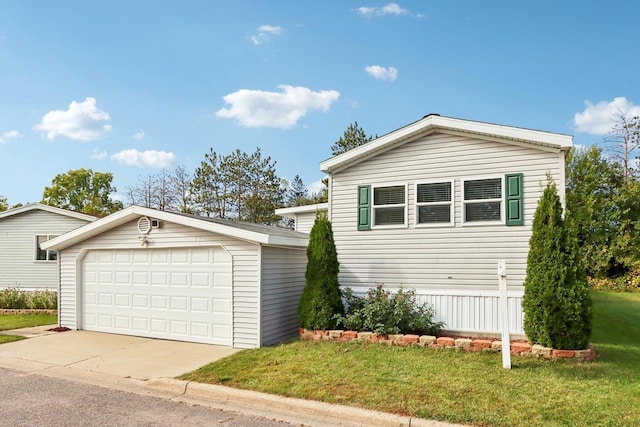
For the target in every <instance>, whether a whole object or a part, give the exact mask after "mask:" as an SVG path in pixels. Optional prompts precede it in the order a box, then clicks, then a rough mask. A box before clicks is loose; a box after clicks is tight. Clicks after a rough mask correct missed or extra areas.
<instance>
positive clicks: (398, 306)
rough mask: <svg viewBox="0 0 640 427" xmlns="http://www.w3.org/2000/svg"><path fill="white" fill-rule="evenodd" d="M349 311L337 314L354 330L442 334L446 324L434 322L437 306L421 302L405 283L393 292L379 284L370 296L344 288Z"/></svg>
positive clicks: (381, 333)
mask: <svg viewBox="0 0 640 427" xmlns="http://www.w3.org/2000/svg"><path fill="white" fill-rule="evenodd" d="M342 293H343V296H344V298H345V301H346V303H347V313H346V314H345V315H344V316H342V315H338V316H336V318H337V321H338V325H341V326H344V327H345V328H346V329H349V330H353V331H370V332H375V333H377V334H380V335H387V334H399V333H403V334H416V335H425V334H428V335H438V334H439V333H440V331H441V330H442V327H443V326H444V323H442V322H434V320H433V318H434V316H435V310H434V309H433V308H432V307H430V306H428V305H427V304H422V305H418V303H417V302H416V293H415V291H413V290H408V291H407V290H404V289H403V288H402V287H400V288H399V289H398V291H397V292H396V293H391V292H390V291H387V290H385V289H384V288H383V286H382V285H378V286H377V287H375V288H371V289H369V290H368V291H367V294H366V296H364V297H359V296H357V295H354V293H353V291H352V290H351V289H350V288H346V289H344V290H343V292H342Z"/></svg>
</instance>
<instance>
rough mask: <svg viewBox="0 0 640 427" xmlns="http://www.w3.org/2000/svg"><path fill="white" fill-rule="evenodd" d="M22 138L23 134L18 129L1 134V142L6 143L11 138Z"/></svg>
mask: <svg viewBox="0 0 640 427" xmlns="http://www.w3.org/2000/svg"><path fill="white" fill-rule="evenodd" d="M16 138H22V134H21V133H20V132H18V131H17V130H10V131H7V132H4V133H3V134H2V135H0V144H4V143H5V142H7V141H8V140H10V139H16Z"/></svg>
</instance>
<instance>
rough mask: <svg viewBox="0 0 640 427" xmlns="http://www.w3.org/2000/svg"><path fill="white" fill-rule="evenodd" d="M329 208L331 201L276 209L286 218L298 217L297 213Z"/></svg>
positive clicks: (277, 213)
mask: <svg viewBox="0 0 640 427" xmlns="http://www.w3.org/2000/svg"><path fill="white" fill-rule="evenodd" d="M328 209H329V203H316V204H314V205H304V206H293V207H291V208H279V209H276V215H280V216H283V217H285V218H291V219H296V215H298V214H305V213H314V212H318V211H326V210H328Z"/></svg>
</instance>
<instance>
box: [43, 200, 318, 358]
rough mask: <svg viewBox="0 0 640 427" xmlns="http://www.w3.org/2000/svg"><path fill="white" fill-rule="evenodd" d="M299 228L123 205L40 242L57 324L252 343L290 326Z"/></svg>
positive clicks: (285, 332) (300, 273)
mask: <svg viewBox="0 0 640 427" xmlns="http://www.w3.org/2000/svg"><path fill="white" fill-rule="evenodd" d="M307 242H308V236H307V235H306V234H302V233H297V232H295V231H292V230H288V229H283V228H276V227H270V226H264V225H257V224H248V223H243V222H237V221H228V220H221V219H213V218H205V217H198V216H193V215H185V214H177V213H169V212H163V211H157V210H154V209H149V208H143V207H139V206H131V207H128V208H126V209H124V210H122V211H119V212H116V213H114V214H112V215H109V216H107V217H105V218H102V219H100V220H98V221H96V222H94V223H92V224H89V225H86V226H84V227H82V228H80V229H77V230H74V231H72V232H70V233H67V234H65V235H63V236H60V237H58V238H55V239H53V240H50V241H48V242H46V243H45V244H44V246H43V248H44V249H45V250H56V251H58V252H59V258H60V271H61V275H60V276H61V279H60V308H59V323H60V326H64V327H68V328H71V329H85V330H91V331H101V332H111V333H118V334H125V335H136V336H145V337H151V338H165V339H172V340H180V341H193V342H202V343H210V344H219V345H226V346H232V347H237V348H255V347H260V346H263V345H268V344H272V343H276V342H279V341H283V340H286V339H289V338H293V337H295V336H296V334H297V326H298V317H297V309H298V300H299V299H300V295H301V294H302V289H303V288H304V284H305V279H304V274H305V268H306V263H307V258H306V246H307Z"/></svg>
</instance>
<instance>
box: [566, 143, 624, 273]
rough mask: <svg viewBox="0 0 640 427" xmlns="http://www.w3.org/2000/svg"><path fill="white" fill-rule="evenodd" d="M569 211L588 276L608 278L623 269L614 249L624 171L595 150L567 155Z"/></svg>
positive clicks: (578, 150)
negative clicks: (618, 203)
mask: <svg viewBox="0 0 640 427" xmlns="http://www.w3.org/2000/svg"><path fill="white" fill-rule="evenodd" d="M566 165H567V167H566V169H567V170H566V176H567V187H566V197H567V210H568V211H569V212H570V215H571V217H572V219H573V222H572V224H573V226H574V227H575V233H576V235H577V238H578V242H579V245H580V250H581V252H582V259H583V261H584V265H585V266H586V267H587V273H588V274H589V275H590V276H593V277H606V276H608V275H610V274H612V273H614V272H615V271H616V270H619V269H620V264H619V262H618V261H617V260H616V258H615V256H614V253H613V250H612V246H613V244H614V240H615V237H616V235H617V229H618V227H619V224H618V223H617V217H618V206H617V199H618V194H619V190H620V188H621V186H622V185H623V176H622V169H621V168H620V167H619V166H618V164H616V163H613V162H610V161H608V160H606V159H605V158H603V157H602V151H601V150H600V149H599V148H597V147H595V146H593V147H591V148H587V149H576V148H573V149H572V150H571V151H570V152H569V154H568V155H567V162H566Z"/></svg>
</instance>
